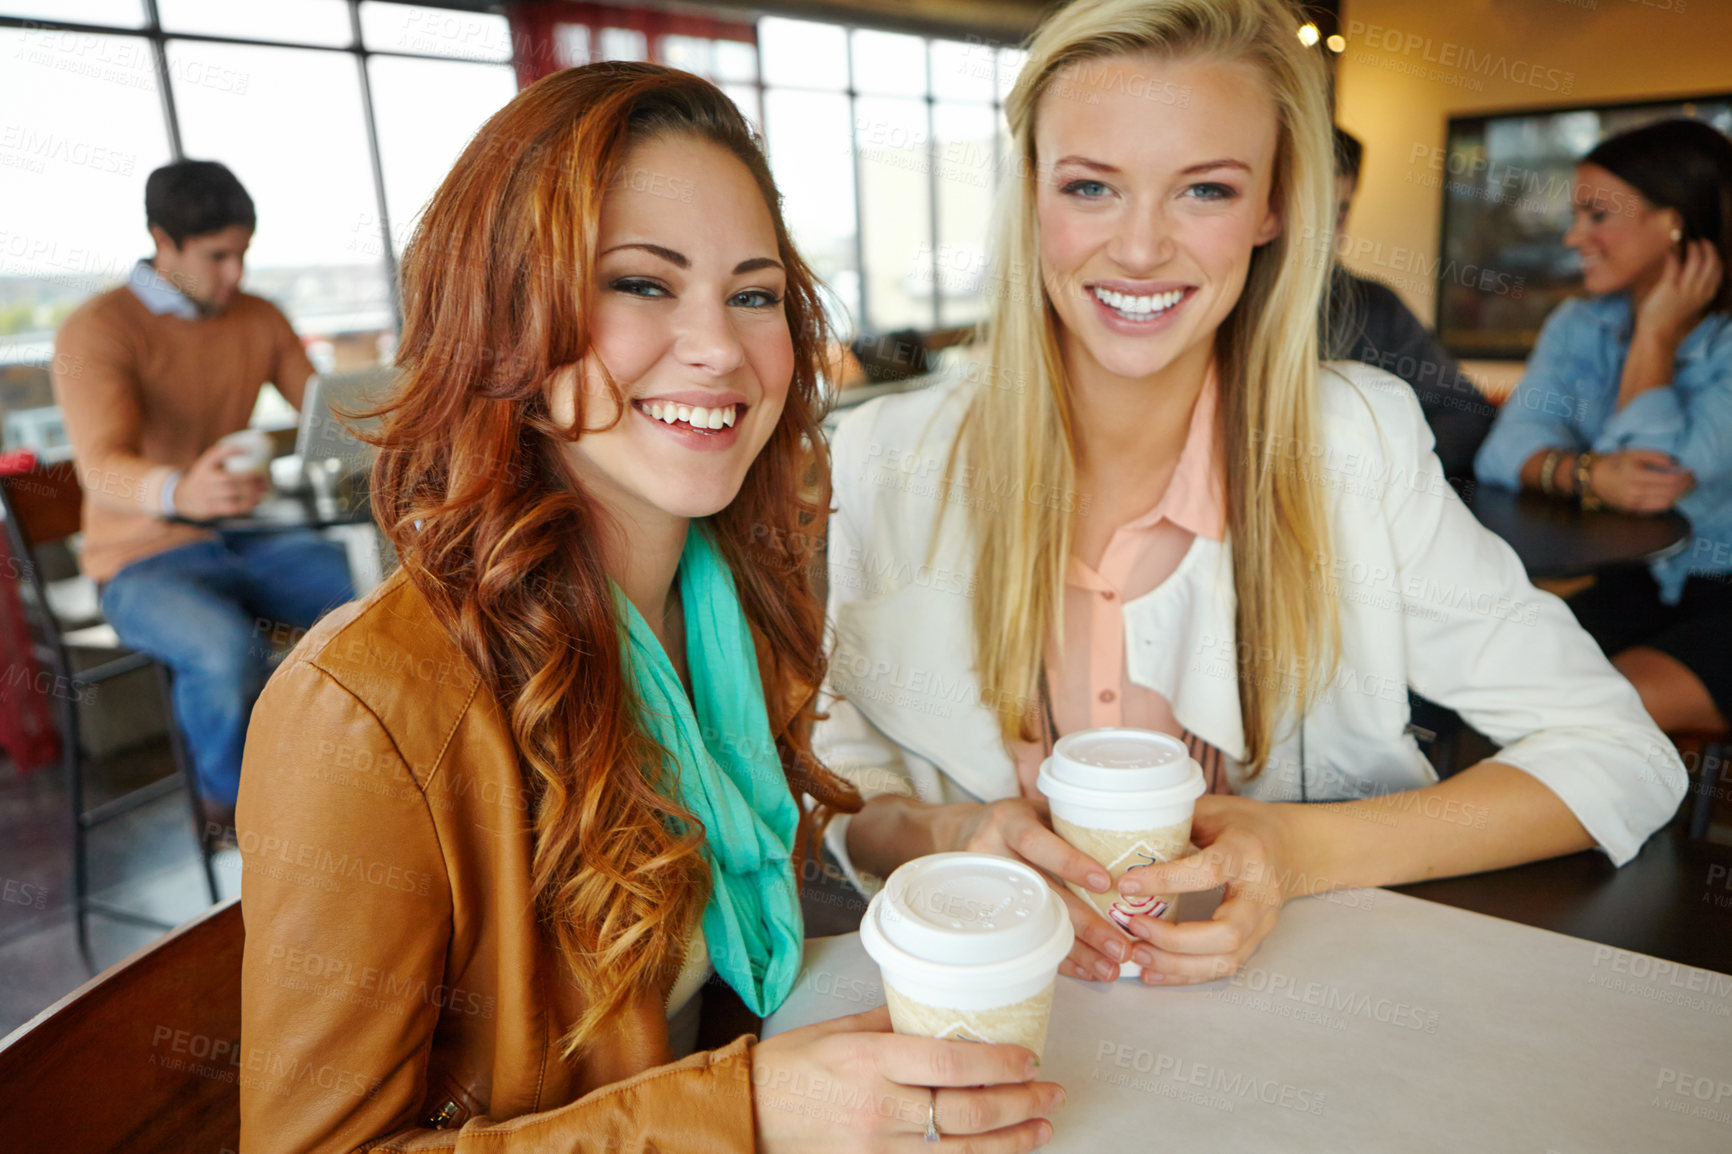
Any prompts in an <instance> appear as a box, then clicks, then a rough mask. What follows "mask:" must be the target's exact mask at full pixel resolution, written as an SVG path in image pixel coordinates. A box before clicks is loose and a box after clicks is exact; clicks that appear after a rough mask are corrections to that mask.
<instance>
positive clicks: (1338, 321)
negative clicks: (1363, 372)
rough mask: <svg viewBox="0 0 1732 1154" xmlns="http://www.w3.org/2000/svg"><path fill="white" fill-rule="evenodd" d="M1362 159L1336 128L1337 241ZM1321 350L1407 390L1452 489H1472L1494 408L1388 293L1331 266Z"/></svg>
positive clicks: (1356, 186)
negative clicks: (1386, 375)
mask: <svg viewBox="0 0 1732 1154" xmlns="http://www.w3.org/2000/svg"><path fill="white" fill-rule="evenodd" d="M1364 155H1365V148H1364V146H1363V145H1362V144H1360V143H1359V141H1358V139H1357V138H1355V137H1354V136H1353V135H1351V134H1350V133H1348V132H1346V131H1345V130H1343V129H1340V128H1337V129H1336V130H1335V201H1336V208H1335V236H1336V238H1337V239H1339V238H1340V236H1341V234H1342V233H1343V231H1344V230H1345V229H1346V227H1347V210H1348V209H1349V208H1350V207H1352V204H1353V194H1354V193H1355V192H1357V191H1358V189H1359V164H1360V161H1361V160H1362V159H1363V158H1364ZM1330 251H1331V253H1334V252H1336V251H1337V249H1336V246H1335V245H1333V244H1332V245H1331V246H1330ZM1323 344H1324V349H1325V356H1326V358H1327V359H1330V360H1346V361H1360V362H1362V363H1364V364H1367V365H1375V366H1377V367H1378V368H1380V369H1384V370H1386V371H1387V372H1391V373H1394V374H1395V375H1396V376H1398V377H1400V378H1401V379H1402V380H1404V381H1406V382H1407V383H1408V384H1409V385H1412V386H1413V391H1414V393H1415V394H1416V395H1417V396H1418V397H1419V407H1420V408H1421V409H1423V410H1424V411H1425V420H1426V423H1427V424H1429V425H1430V426H1431V431H1432V434H1433V435H1434V436H1435V437H1436V438H1437V455H1438V458H1439V459H1440V460H1442V462H1443V474H1444V476H1446V477H1448V478H1450V479H1451V480H1452V481H1456V482H1458V483H1460V482H1466V483H1468V484H1471V483H1472V482H1471V479H1472V477H1473V457H1474V454H1475V453H1476V452H1478V451H1479V445H1480V442H1481V441H1483V440H1485V436H1486V434H1487V433H1488V432H1490V431H1491V423H1492V419H1493V418H1494V417H1496V416H1497V406H1495V405H1493V404H1492V403H1491V402H1490V401H1488V400H1486V398H1485V395H1484V394H1483V393H1481V392H1480V391H1479V389H1478V388H1477V387H1476V386H1475V385H1474V383H1473V382H1472V381H1471V380H1469V379H1468V378H1467V375H1466V374H1464V373H1463V372H1462V371H1461V366H1460V365H1458V364H1456V362H1455V358H1454V357H1452V356H1450V355H1449V354H1448V353H1446V352H1444V351H1443V348H1442V346H1440V345H1439V344H1438V343H1437V341H1436V340H1434V339H1433V338H1432V336H1431V334H1430V333H1429V332H1427V331H1426V328H1425V326H1424V325H1423V324H1421V323H1420V320H1419V318H1418V317H1416V316H1414V315H1413V312H1412V311H1411V310H1410V309H1409V308H1408V307H1407V306H1406V305H1405V304H1403V303H1402V302H1401V298H1400V297H1399V296H1397V295H1396V293H1395V290H1394V289H1392V288H1390V287H1389V286H1388V285H1386V284H1382V283H1380V282H1378V281H1374V280H1370V279H1368V278H1366V277H1362V276H1357V275H1355V274H1354V273H1352V272H1349V271H1348V270H1347V268H1346V266H1345V265H1343V264H1342V263H1341V262H1340V261H1339V260H1336V261H1334V262H1333V264H1332V266H1331V276H1330V284H1329V315H1328V317H1327V318H1326V319H1325V324H1324V340H1323Z"/></svg>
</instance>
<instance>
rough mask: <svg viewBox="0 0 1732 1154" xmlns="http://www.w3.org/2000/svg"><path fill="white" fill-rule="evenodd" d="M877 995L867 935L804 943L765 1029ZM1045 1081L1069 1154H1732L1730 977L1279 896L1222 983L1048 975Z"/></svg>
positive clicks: (1536, 933)
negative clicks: (1247, 952) (1281, 902)
mask: <svg viewBox="0 0 1732 1154" xmlns="http://www.w3.org/2000/svg"><path fill="white" fill-rule="evenodd" d="M882 1000H883V987H882V984H881V982H880V980H879V975H878V971H877V967H876V966H875V965H874V964H873V963H872V961H871V959H870V958H868V957H867V956H866V953H865V950H864V949H863V948H861V946H860V941H859V937H858V935H855V934H849V935H846V936H842V937H835V938H819V939H812V940H810V941H809V942H808V943H807V949H806V958H805V964H804V967H803V969H802V972H801V975H800V979H799V982H798V984H797V986H796V988H795V990H794V993H793V994H792V995H791V996H790V997H789V999H788V1000H787V1002H786V1003H785V1004H784V1005H783V1007H782V1008H781V1009H780V1010H779V1011H778V1012H777V1013H776V1014H774V1015H772V1016H771V1017H770V1018H769V1019H768V1020H767V1021H766V1022H765V1023H764V1030H763V1033H764V1036H765V1037H769V1036H772V1035H774V1034H776V1033H780V1032H782V1031H785V1030H788V1029H792V1028H794V1027H797V1026H801V1025H806V1024H809V1023H811V1022H817V1021H823V1020H827V1019H829V1018H834V1017H838V1016H840V1015H842V1014H848V1013H855V1012H858V1011H860V1010H864V1009H867V1008H870V1007H871V1006H874V1005H876V1004H878V1003H879V1002H880V1001H882ZM1041 1073H1042V1075H1043V1077H1047V1078H1050V1079H1052V1080H1053V1081H1057V1082H1059V1083H1061V1084H1062V1085H1063V1086H1064V1087H1065V1089H1066V1091H1067V1092H1068V1094H1069V1096H1070V1101H1069V1103H1068V1104H1067V1105H1066V1106H1065V1107H1064V1109H1063V1110H1062V1111H1061V1112H1060V1113H1059V1115H1058V1116H1057V1117H1056V1118H1055V1119H1054V1123H1055V1133H1054V1137H1053V1140H1052V1142H1051V1143H1050V1144H1049V1145H1048V1146H1047V1149H1049V1150H1053V1151H1057V1152H1061V1154H1062V1152H1064V1151H1089V1152H1091V1154H1093V1152H1094V1151H1100V1150H1123V1151H1133V1150H1134V1151H1142V1150H1150V1149H1159V1150H1196V1151H1215V1150H1231V1151H1279V1152H1280V1154H1306V1152H1308V1151H1319V1152H1322V1151H1327V1152H1329V1154H1338V1152H1339V1151H1343V1150H1355V1151H1358V1150H1365V1151H1391V1150H1400V1151H1403V1152H1404V1154H1419V1152H1428V1151H1437V1152H1439V1154H1444V1152H1447V1154H1458V1152H1459V1151H1464V1150H1472V1151H1499V1152H1501V1151H1511V1152H1515V1151H1522V1152H1527V1154H1545V1152H1547V1151H1556V1152H1558V1154H1577V1152H1582V1151H1595V1152H1601V1151H1604V1152H1614V1151H1617V1152H1622V1151H1629V1152H1631V1154H1634V1152H1638V1151H1640V1152H1642V1154H1649V1152H1653V1154H1665V1152H1678V1154H1684V1152H1690V1154H1699V1152H1701V1151H1708V1150H1726V1149H1732V976H1728V975H1725V974H1716V973H1713V972H1710V971H1706V970H1696V969H1690V968H1687V967H1682V966H1678V965H1675V964H1669V963H1664V962H1656V961H1654V960H1653V959H1650V958H1646V957H1645V956H1643V955H1640V954H1635V953H1631V952H1628V951H1625V950H1620V949H1616V948H1614V947H1610V946H1604V945H1597V944H1595V943H1592V942H1586V941H1582V940H1579V939H1576V938H1571V937H1565V936H1562V935H1559V934H1553V933H1548V932H1546V931H1544V930H1539V929H1534V928H1531V927H1528V926H1521V925H1516V924H1514V923H1511V922H1507V921H1502V920H1500V919H1497V918H1490V917H1485V916H1483V915H1480V914H1475V913H1470V912H1467V911H1465V910H1459V909H1453V908H1451V907H1449V906H1446V905H1443V904H1440V903H1438V902H1431V901H1421V900H1418V899H1416V898H1412V897H1408V896H1405V895H1403V894H1398V893H1393V892H1390V891H1388V890H1346V891H1338V892H1336V893H1333V894H1330V895H1326V896H1320V897H1313V898H1305V899H1302V900H1300V901H1296V902H1293V903H1291V904H1289V906H1288V907H1287V909H1286V910H1285V911H1284V912H1283V914H1282V917H1281V921H1280V924H1279V925H1277V927H1276V928H1275V931H1274V932H1273V933H1272V934H1271V935H1270V937H1269V938H1268V940H1267V941H1265V942H1264V943H1263V946H1262V948H1261V949H1259V950H1258V952H1257V954H1256V955H1255V956H1254V957H1253V958H1252V959H1251V961H1250V962H1249V963H1248V964H1247V965H1246V966H1245V967H1244V968H1242V969H1241V970H1240V971H1239V972H1238V973H1237V974H1235V975H1234V976H1233V977H1232V978H1229V979H1224V980H1222V981H1219V982H1212V983H1208V984H1204V985H1195V986H1183V987H1177V988H1149V987H1145V986H1142V985H1141V984H1139V983H1135V982H1131V981H1123V982H1118V983H1114V984H1112V985H1110V986H1109V985H1097V984H1092V983H1082V982H1077V981H1073V980H1071V979H1069V978H1060V979H1059V980H1058V986H1057V990H1056V992H1055V995H1054V999H1053V1015H1052V1023H1051V1027H1050V1030H1049V1032H1048V1035H1047V1045H1046V1053H1045V1055H1044V1059H1043V1061H1042V1067H1041ZM829 1089H831V1087H829V1086H810V1087H805V1088H804V1089H801V1088H791V1089H790V1091H789V1093H790V1094H792V1095H794V1096H795V1098H796V1099H803V1098H816V1099H818V1100H817V1101H813V1102H805V1101H802V1100H793V1101H791V1106H792V1108H798V1109H802V1110H803V1111H809V1110H811V1109H814V1108H820V1107H821V1106H822V1101H821V1099H822V1097H823V1095H824V1094H825V1093H826V1092H828V1091H829ZM769 1105H770V1108H773V1106H774V1103H773V1102H772V1103H770V1104H769ZM760 1108H765V1107H762V1106H761V1107H760ZM1154 1134H1158V1135H1159V1142H1158V1144H1157V1143H1154V1142H1153V1141H1152V1136H1153V1135H1154Z"/></svg>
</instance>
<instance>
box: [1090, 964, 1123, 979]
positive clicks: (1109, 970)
mask: <svg viewBox="0 0 1732 1154" xmlns="http://www.w3.org/2000/svg"><path fill="white" fill-rule="evenodd" d="M1095 973H1097V974H1099V975H1100V976H1101V980H1102V981H1103V982H1110V981H1112V980H1113V979H1114V978H1116V977H1118V976H1119V970H1118V967H1117V966H1115V965H1113V964H1112V963H1111V962H1097V963H1095Z"/></svg>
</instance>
